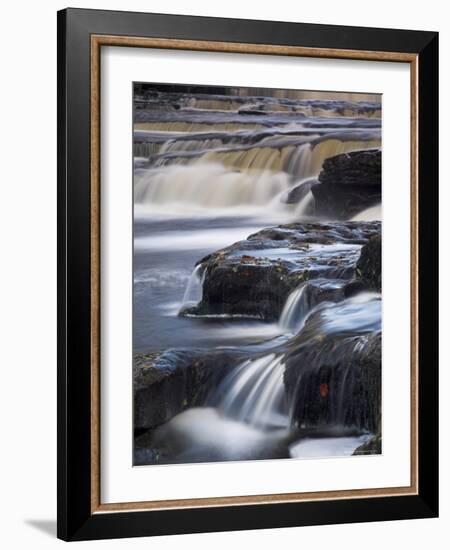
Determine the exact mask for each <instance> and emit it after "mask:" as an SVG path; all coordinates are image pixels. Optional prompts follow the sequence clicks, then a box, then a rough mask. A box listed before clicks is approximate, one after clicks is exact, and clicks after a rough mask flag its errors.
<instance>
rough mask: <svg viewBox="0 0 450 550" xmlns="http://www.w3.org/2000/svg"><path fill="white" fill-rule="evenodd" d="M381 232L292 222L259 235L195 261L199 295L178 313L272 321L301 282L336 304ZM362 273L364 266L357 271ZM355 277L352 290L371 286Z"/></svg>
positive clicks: (362, 225)
mask: <svg viewBox="0 0 450 550" xmlns="http://www.w3.org/2000/svg"><path fill="white" fill-rule="evenodd" d="M380 231H381V224H380V222H337V223H294V224H287V225H280V226H277V227H272V228H269V229H264V230H262V231H259V232H258V233H255V234H253V235H250V236H249V237H248V238H247V239H246V240H244V241H239V242H237V243H235V244H233V245H231V246H229V247H227V248H224V249H222V250H219V251H218V252H215V253H213V254H211V255H209V256H206V257H205V258H203V259H202V260H200V261H199V262H198V264H197V265H199V264H200V265H201V266H202V268H203V271H204V279H203V296H202V299H201V301H200V302H199V303H198V304H197V305H195V306H192V307H187V308H186V309H184V310H183V311H182V312H181V314H182V315H198V316H204V315H230V316H242V317H249V318H258V319H261V320H264V321H276V320H278V319H279V317H280V314H281V312H282V310H283V306H284V304H285V302H286V299H287V297H288V296H289V294H290V293H291V292H292V291H293V290H294V289H296V288H298V287H299V285H301V284H302V283H305V282H308V285H309V286H310V287H311V289H312V291H313V294H314V300H315V302H316V303H317V302H319V301H322V300H325V299H326V300H332V301H336V300H340V299H342V298H344V297H345V293H346V288H345V287H346V285H347V284H350V283H351V281H353V280H354V279H355V278H357V277H356V276H357V271H356V264H357V262H358V259H359V257H360V253H361V247H362V246H363V245H365V244H367V243H368V242H369V240H370V239H371V237H374V236H377V235H379V234H380ZM380 263H381V262H380ZM363 271H364V273H366V268H365V265H364V266H361V268H360V270H359V271H358V273H361V274H362V273H363ZM359 279H360V280H359V282H358V284H357V289H356V290H360V289H362V288H365V287H371V286H372V275H370V277H369V278H365V277H364V278H363V277H360V278H359Z"/></svg>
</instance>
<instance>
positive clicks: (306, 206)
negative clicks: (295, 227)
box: [295, 190, 315, 219]
mask: <svg viewBox="0 0 450 550" xmlns="http://www.w3.org/2000/svg"><path fill="white" fill-rule="evenodd" d="M314 204H315V199H314V195H313V194H312V191H311V190H310V191H308V193H306V195H305V196H304V197H303V199H302V200H301V201H300V202H299V203H298V205H297V207H296V209H295V217H296V218H297V219H301V218H302V217H303V216H306V215H308V213H310V212H313V211H314Z"/></svg>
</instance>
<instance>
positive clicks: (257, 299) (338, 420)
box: [130, 82, 382, 466]
mask: <svg viewBox="0 0 450 550" xmlns="http://www.w3.org/2000/svg"><path fill="white" fill-rule="evenodd" d="M133 117H134V120H133V156H134V167H133V169H134V184H133V203H134V222H133V224H134V225H133V235H134V237H133V238H134V260H133V278H134V281H133V407H134V410H133V416H134V426H133V438H134V456H133V464H134V465H135V466H144V465H158V464H183V463H184V464H186V463H204V462H223V461H239V460H258V459H281V458H286V459H304V458H326V457H339V456H351V455H372V454H380V453H381V452H382V431H381V425H382V415H381V410H382V408H381V369H382V364H381V305H382V297H381V250H382V248H381V247H382V208H381V205H382V193H381V162H382V143H381V124H382V103H381V95H376V94H370V93H344V92H333V91H329V92H324V91H311V90H282V89H263V88H244V87H223V86H195V85H181V84H180V85H178V84H152V83H144V82H135V83H134V85H133ZM130 375H131V373H130Z"/></svg>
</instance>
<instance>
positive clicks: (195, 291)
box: [180, 264, 206, 312]
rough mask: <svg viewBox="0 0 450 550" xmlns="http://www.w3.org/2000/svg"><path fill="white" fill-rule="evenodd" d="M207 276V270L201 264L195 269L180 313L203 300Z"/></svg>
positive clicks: (185, 292)
mask: <svg viewBox="0 0 450 550" xmlns="http://www.w3.org/2000/svg"><path fill="white" fill-rule="evenodd" d="M205 276H206V269H204V268H203V266H202V265H201V264H199V265H197V266H196V267H195V268H194V271H193V272H192V274H191V277H190V279H189V282H188V284H187V286H186V290H185V291H184V296H183V302H182V303H181V307H180V312H182V311H183V310H184V309H186V308H187V307H190V306H193V305H195V304H197V303H198V302H199V301H200V300H201V299H202V294H203V281H204V279H205Z"/></svg>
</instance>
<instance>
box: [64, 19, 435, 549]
mask: <svg viewBox="0 0 450 550" xmlns="http://www.w3.org/2000/svg"><path fill="white" fill-rule="evenodd" d="M92 35H112V36H121V37H126V36H132V37H153V38H167V39H180V40H195V41H218V42H228V43H242V44H269V45H279V46H298V47H304V48H326V49H330V50H334V49H336V50H347V51H368V52H371V51H373V52H375V51H376V52H400V53H407V54H414V55H415V56H417V63H418V65H417V67H418V72H417V86H418V102H417V139H418V165H417V170H418V213H417V215H418V243H419V245H418V280H419V285H418V363H419V370H418V373H419V374H418V381H417V384H418V491H417V494H415V495H406V496H391V497H389V496H388V497H379V498H348V499H339V500H316V501H310V502H283V503H264V504H250V505H226V506H203V507H192V508H179V509H156V510H150V511H145V510H139V511H127V510H124V511H120V512H117V511H116V512H113V513H108V512H101V513H93V512H92V501H91V498H92V490H91V489H92V484H93V483H94V482H95V479H94V478H93V476H95V473H94V472H93V470H92V453H91V451H92V449H91V438H90V433H91V429H92V417H91V395H92V386H91V384H92V378H91V367H90V366H91V358H92V351H93V350H92V341H91V262H92V256H91V248H90V242H91V241H90V240H91V225H90V218H91V185H90V182H91V164H90V160H91V147H90V139H91V137H90V135H91V134H90V131H91V95H90V94H91V72H90V68H91V65H90V64H91V36H92ZM437 143H438V34H437V33H435V32H422V31H409V30H392V29H375V28H362V27H343V26H331V25H313V24H300V23H280V22H272V21H250V20H238V19H219V18H206V17H192V16H173V15H161V14H147V13H131V12H117V11H101V10H85V9H66V10H62V11H60V12H58V537H59V538H61V539H64V540H88V539H101V538H115V537H138V536H149V535H165V534H179V533H200V532H205V531H208V532H209V531H228V530H241V529H260V528H276V527H290V526H302V525H322V524H328V523H349V522H368V521H386V520H399V519H412V518H431V517H436V516H437V515H438V329H437V326H438V146H437ZM420 366H423V367H424V368H420Z"/></svg>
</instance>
